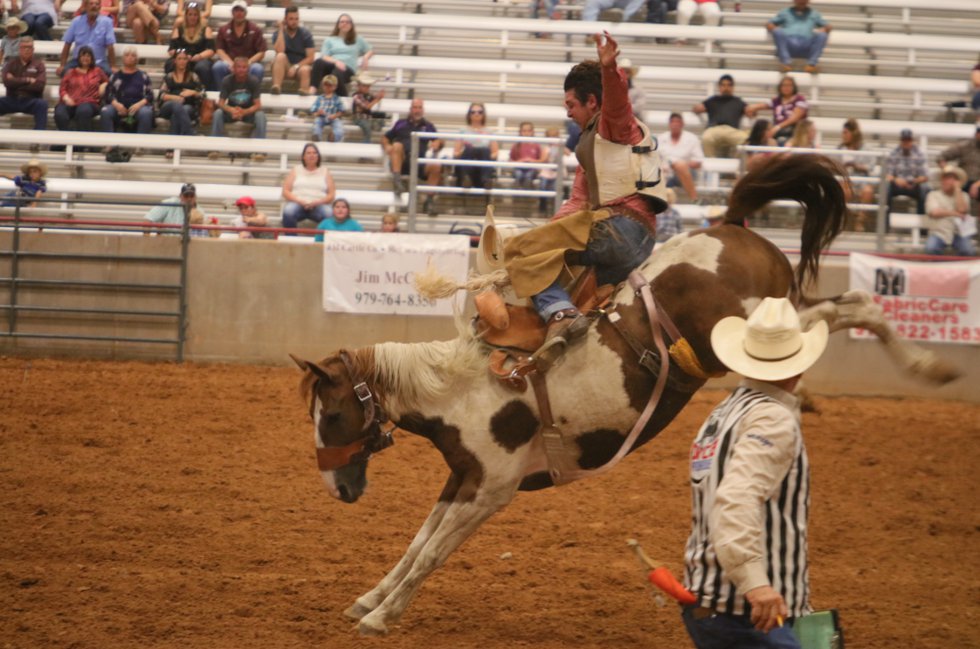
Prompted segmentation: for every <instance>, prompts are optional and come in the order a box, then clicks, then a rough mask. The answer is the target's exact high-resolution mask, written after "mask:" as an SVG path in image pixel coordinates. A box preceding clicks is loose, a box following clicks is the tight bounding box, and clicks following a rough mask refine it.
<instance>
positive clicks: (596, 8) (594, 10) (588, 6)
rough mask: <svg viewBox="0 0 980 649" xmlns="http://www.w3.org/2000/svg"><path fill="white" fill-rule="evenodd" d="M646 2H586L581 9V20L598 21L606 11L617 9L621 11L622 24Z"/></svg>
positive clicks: (637, 0)
mask: <svg viewBox="0 0 980 649" xmlns="http://www.w3.org/2000/svg"><path fill="white" fill-rule="evenodd" d="M645 2H646V0H586V1H585V6H584V7H583V8H582V20H598V19H599V14H600V13H602V12H603V11H605V10H606V9H612V8H613V7H617V8H619V9H622V10H623V22H624V23H625V22H629V19H630V18H632V17H633V14H635V13H636V12H637V11H639V10H640V7H642V6H643V3H645Z"/></svg>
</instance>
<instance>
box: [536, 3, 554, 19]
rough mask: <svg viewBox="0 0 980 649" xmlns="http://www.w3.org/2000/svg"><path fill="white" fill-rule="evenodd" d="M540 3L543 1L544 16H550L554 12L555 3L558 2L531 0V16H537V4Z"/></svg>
mask: <svg viewBox="0 0 980 649" xmlns="http://www.w3.org/2000/svg"><path fill="white" fill-rule="evenodd" d="M541 3H544V17H545V18H551V16H552V14H554V13H555V5H557V4H558V0H531V18H537V17H538V15H539V14H538V11H539V10H540V9H539V7H538V5H539V4H541Z"/></svg>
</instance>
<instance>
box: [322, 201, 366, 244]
mask: <svg viewBox="0 0 980 649" xmlns="http://www.w3.org/2000/svg"><path fill="white" fill-rule="evenodd" d="M316 229H317V230H323V231H325V232H364V226H362V225H361V224H360V223H358V222H357V221H355V220H354V219H353V218H352V217H351V215H350V203H348V202H347V199H346V198H338V199H337V200H335V201H334V202H333V216H330V217H327V218H325V219H323V220H322V221H320V223H319V225H317V226H316ZM315 240H316V241H323V234H322V233H321V234H318V235H316V238H315Z"/></svg>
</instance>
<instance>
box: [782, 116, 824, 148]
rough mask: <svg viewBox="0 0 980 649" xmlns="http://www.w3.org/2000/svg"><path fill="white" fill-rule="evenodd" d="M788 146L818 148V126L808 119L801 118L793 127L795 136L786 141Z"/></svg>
mask: <svg viewBox="0 0 980 649" xmlns="http://www.w3.org/2000/svg"><path fill="white" fill-rule="evenodd" d="M786 146H788V147H792V148H794V149H816V148H817V127H816V126H815V125H814V123H813V122H812V121H810V120H808V119H803V120H800V121H799V122H797V123H796V126H795V127H794V128H793V137H791V138H790V139H789V141H788V142H786Z"/></svg>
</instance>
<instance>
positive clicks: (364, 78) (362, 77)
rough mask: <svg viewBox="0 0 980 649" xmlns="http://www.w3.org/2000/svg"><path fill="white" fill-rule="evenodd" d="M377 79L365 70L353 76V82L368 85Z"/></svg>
mask: <svg viewBox="0 0 980 649" xmlns="http://www.w3.org/2000/svg"><path fill="white" fill-rule="evenodd" d="M375 81H377V79H375V78H374V77H372V76H371V75H370V74H368V73H367V72H362V73H360V74H358V75H356V76H355V77H354V83H363V84H364V85H365V86H370V85H371V84H372V83H374V82H375Z"/></svg>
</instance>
